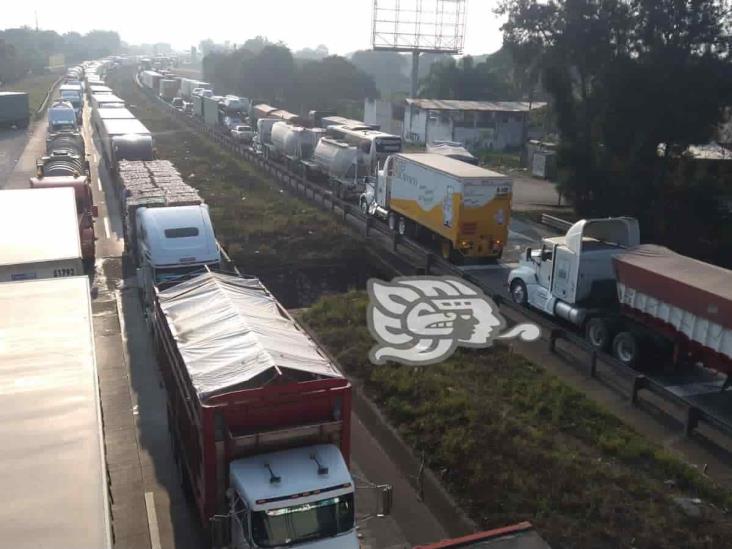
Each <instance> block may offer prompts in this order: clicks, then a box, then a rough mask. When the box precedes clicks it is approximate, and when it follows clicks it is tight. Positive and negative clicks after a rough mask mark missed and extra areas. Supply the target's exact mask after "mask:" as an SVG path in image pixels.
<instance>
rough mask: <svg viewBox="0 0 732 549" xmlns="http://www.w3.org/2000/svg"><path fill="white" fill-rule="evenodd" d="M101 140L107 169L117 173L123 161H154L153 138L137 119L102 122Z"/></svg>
mask: <svg viewBox="0 0 732 549" xmlns="http://www.w3.org/2000/svg"><path fill="white" fill-rule="evenodd" d="M97 130H98V133H99V140H100V141H101V142H102V153H103V156H104V160H105V161H106V164H107V168H109V170H110V171H111V172H113V173H114V172H116V171H117V166H118V164H119V162H120V161H121V160H152V159H153V156H154V151H153V138H152V134H151V133H150V130H148V129H147V128H146V127H145V126H144V125H143V124H142V122H140V121H139V120H137V119H136V118H132V119H112V118H107V119H105V120H102V121H101V123H100V124H99V126H98V128H97Z"/></svg>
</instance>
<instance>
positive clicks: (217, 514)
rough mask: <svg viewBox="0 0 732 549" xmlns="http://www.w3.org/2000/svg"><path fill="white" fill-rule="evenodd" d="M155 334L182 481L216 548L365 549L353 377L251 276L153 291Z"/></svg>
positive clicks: (200, 279) (209, 278) (216, 276)
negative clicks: (351, 465)
mask: <svg viewBox="0 0 732 549" xmlns="http://www.w3.org/2000/svg"><path fill="white" fill-rule="evenodd" d="M152 325H153V333H154V337H155V340H156V348H157V350H158V355H159V357H158V358H159V364H160V368H161V371H162V377H163V380H164V383H165V387H166V389H167V393H168V424H169V429H170V432H171V439H172V445H173V452H174V455H175V456H176V460H177V463H178V464H179V471H180V473H181V477H182V482H183V485H184V488H186V489H187V490H188V491H189V492H190V493H191V495H192V497H193V499H194V501H195V504H196V507H197V509H198V512H199V515H200V519H201V521H202V522H203V524H204V526H210V532H211V535H212V545H213V546H214V547H231V548H238V549H244V548H254V547H281V546H288V547H290V546H295V547H308V548H313V549H314V548H318V549H326V548H327V549H336V548H344V549H348V548H353V549H355V548H357V547H358V540H357V537H356V532H355V523H354V517H355V515H354V483H353V480H352V478H351V476H350V473H349V471H348V459H349V453H350V413H351V385H350V383H349V381H348V380H347V379H346V378H345V377H344V376H343V375H342V373H341V372H340V371H339V370H338V369H337V368H336V367H335V366H334V365H333V364H332V363H331V362H330V361H329V360H328V358H327V357H326V356H325V355H324V354H323V353H322V351H321V350H320V349H319V348H318V347H317V346H316V344H315V343H314V342H313V341H312V340H311V339H310V338H309V337H308V336H307V334H306V333H305V332H304V331H303V330H302V329H301V328H300V327H299V326H298V325H297V324H296V323H295V321H294V320H293V319H292V318H291V317H290V316H289V315H288V314H287V312H286V311H285V310H284V309H283V308H282V306H281V305H280V304H279V303H278V302H277V300H276V299H275V298H274V296H272V294H270V293H269V291H267V289H266V288H265V287H264V286H263V285H262V284H261V282H260V281H259V280H257V279H254V278H242V277H240V276H232V275H225V274H220V273H211V272H209V273H205V274H202V275H198V276H195V277H193V278H191V279H189V280H186V281H184V282H180V283H178V284H177V285H175V286H173V287H170V288H168V289H162V290H161V289H158V290H157V291H156V299H155V312H154V318H153V319H152Z"/></svg>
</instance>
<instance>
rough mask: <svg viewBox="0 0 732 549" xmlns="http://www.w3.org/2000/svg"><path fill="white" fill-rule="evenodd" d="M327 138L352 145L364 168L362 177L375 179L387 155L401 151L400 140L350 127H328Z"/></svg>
mask: <svg viewBox="0 0 732 549" xmlns="http://www.w3.org/2000/svg"><path fill="white" fill-rule="evenodd" d="M326 131H327V134H328V136H329V137H334V138H336V139H338V140H340V141H345V142H346V143H348V144H349V145H353V146H354V147H356V149H357V150H358V152H359V155H360V156H361V157H362V163H363V164H364V165H365V166H366V173H364V174H363V175H364V176H368V177H375V176H376V173H377V172H378V170H379V169H381V168H382V167H383V166H384V161H385V160H386V158H387V157H388V156H389V155H392V154H396V153H399V152H401V151H402V138H401V137H399V136H398V135H391V134H388V133H384V132H380V131H378V130H365V129H354V128H352V127H350V126H328V129H327V130H326Z"/></svg>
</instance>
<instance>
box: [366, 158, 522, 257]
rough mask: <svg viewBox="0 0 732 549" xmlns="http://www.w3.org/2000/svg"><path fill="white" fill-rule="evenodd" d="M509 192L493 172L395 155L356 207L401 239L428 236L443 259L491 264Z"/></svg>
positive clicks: (501, 237)
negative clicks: (383, 223)
mask: <svg viewBox="0 0 732 549" xmlns="http://www.w3.org/2000/svg"><path fill="white" fill-rule="evenodd" d="M511 191H512V181H511V178H510V177H507V176H505V175H503V174H500V173H497V172H493V171H490V170H486V169H484V168H479V167H478V166H473V165H471V164H467V163H465V162H461V161H459V160H454V159H452V158H448V157H446V156H442V155H438V154H431V153H411V154H395V155H393V156H390V157H388V158H387V159H386V162H385V165H384V168H383V169H382V170H379V172H378V176H377V177H376V178H375V179H374V178H369V179H368V180H367V189H366V192H365V193H364V194H363V195H362V196H361V198H360V206H361V210H362V211H363V212H364V213H366V214H368V215H374V216H377V217H379V218H381V219H384V220H386V221H387V222H388V224H389V228H390V229H391V230H392V231H397V232H398V233H399V234H401V235H418V234H420V233H426V234H428V235H430V236H431V237H432V238H433V239H434V240H435V241H436V242H437V243H438V245H439V247H440V251H441V253H442V256H443V257H444V258H445V259H451V260H455V261H464V260H468V259H470V260H479V259H493V258H498V257H500V256H501V255H502V253H503V248H504V246H505V245H506V240H507V239H508V225H509V222H510V218H511V196H512V194H511Z"/></svg>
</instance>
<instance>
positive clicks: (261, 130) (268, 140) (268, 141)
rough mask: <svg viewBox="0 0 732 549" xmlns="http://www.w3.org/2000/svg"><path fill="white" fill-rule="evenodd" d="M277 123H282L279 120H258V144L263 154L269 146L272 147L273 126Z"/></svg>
mask: <svg viewBox="0 0 732 549" xmlns="http://www.w3.org/2000/svg"><path fill="white" fill-rule="evenodd" d="M277 122H280V120H279V119H278V118H259V119H258V120H257V136H256V142H257V144H258V145H259V147H260V148H261V149H262V152H263V153H264V151H265V150H266V148H267V147H268V146H270V145H272V126H274V125H275V124H276V123H277Z"/></svg>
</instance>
